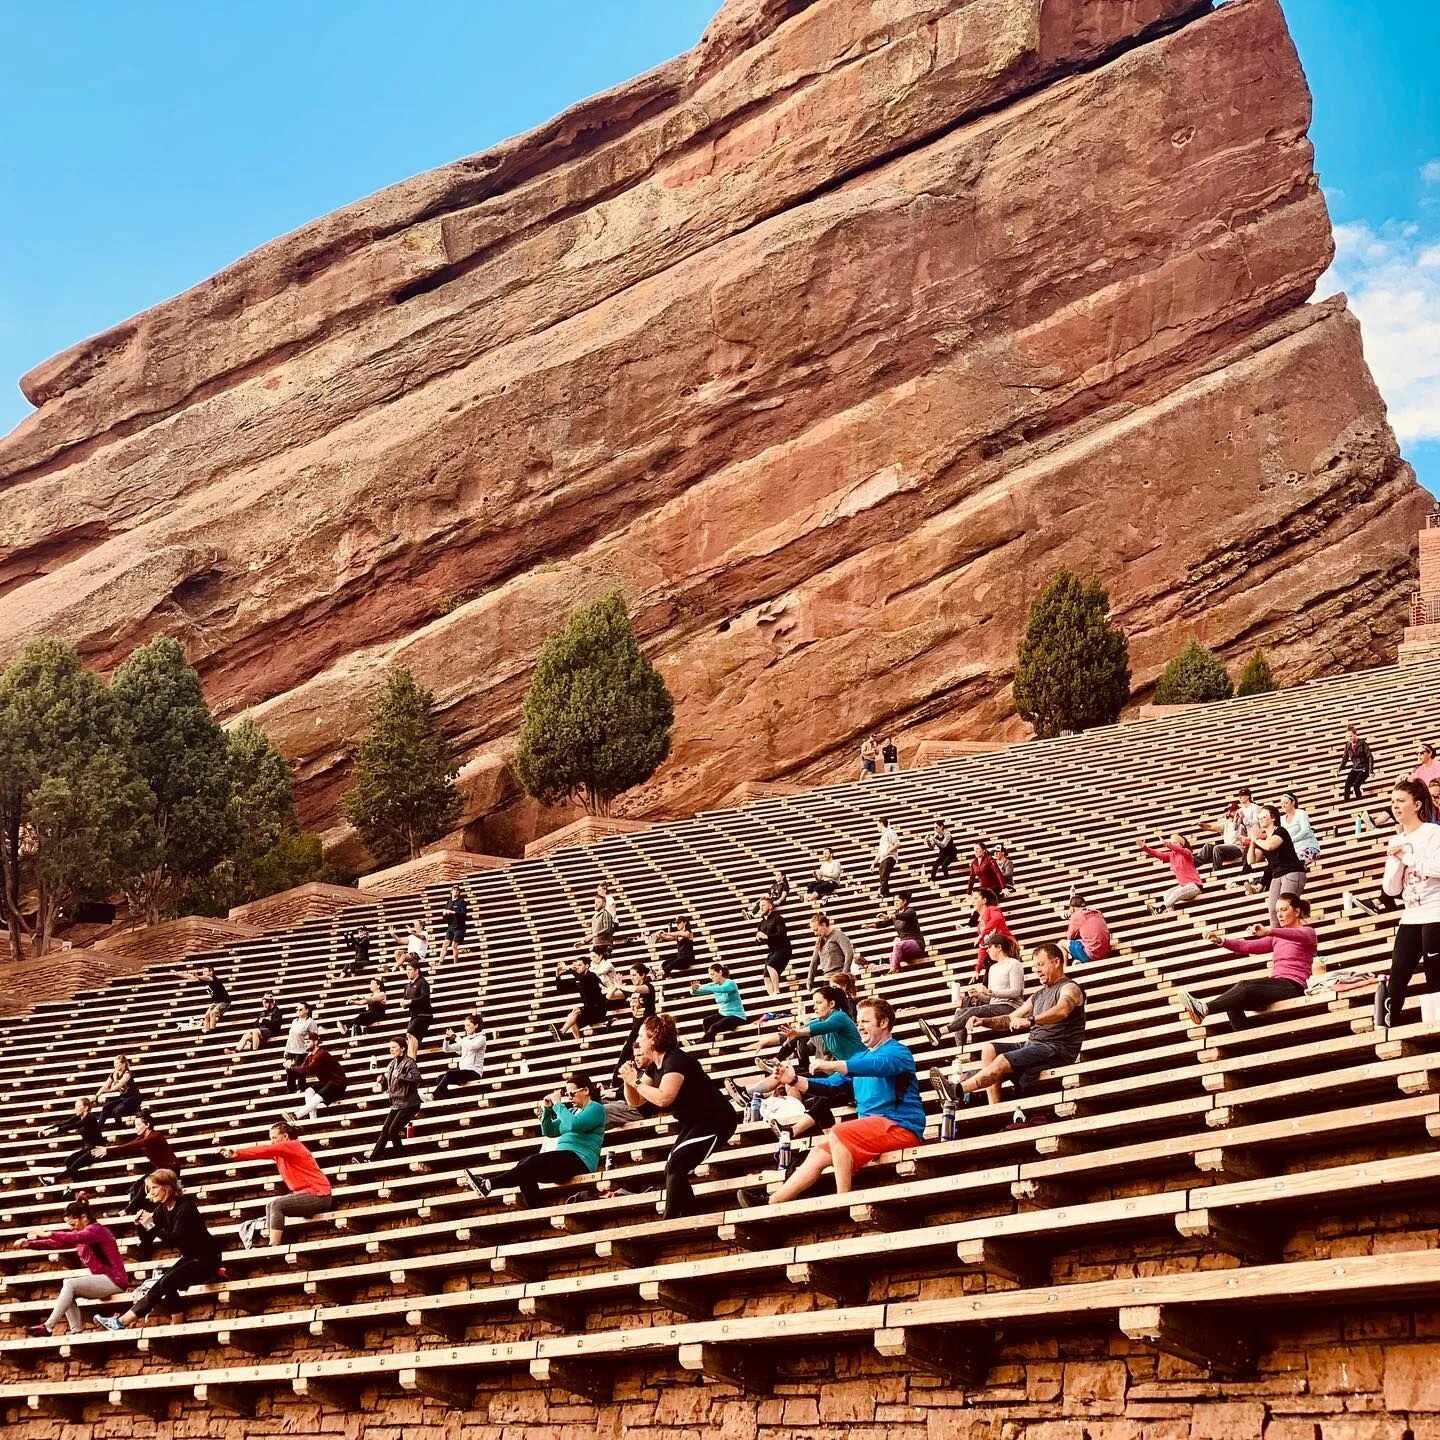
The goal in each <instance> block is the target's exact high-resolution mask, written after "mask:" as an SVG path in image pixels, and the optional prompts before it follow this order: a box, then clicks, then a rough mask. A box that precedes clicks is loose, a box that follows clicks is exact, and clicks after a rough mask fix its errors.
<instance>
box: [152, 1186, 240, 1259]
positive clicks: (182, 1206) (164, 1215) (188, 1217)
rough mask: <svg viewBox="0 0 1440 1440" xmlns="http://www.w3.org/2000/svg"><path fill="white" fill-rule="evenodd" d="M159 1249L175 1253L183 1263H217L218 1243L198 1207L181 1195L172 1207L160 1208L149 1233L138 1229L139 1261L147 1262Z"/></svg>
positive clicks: (186, 1196) (218, 1255) (188, 1197)
mask: <svg viewBox="0 0 1440 1440" xmlns="http://www.w3.org/2000/svg"><path fill="white" fill-rule="evenodd" d="M162 1245H168V1246H169V1247H170V1248H171V1249H172V1250H178V1251H179V1252H180V1254H181V1255H183V1256H184V1257H185V1258H186V1259H187V1260H204V1261H207V1262H209V1263H210V1264H218V1263H219V1261H220V1252H221V1247H220V1242H219V1241H218V1240H217V1239H216V1238H215V1237H214V1236H213V1235H212V1234H211V1233H210V1230H209V1227H208V1226H207V1225H206V1224H205V1217H204V1216H203V1215H201V1213H200V1207H199V1206H198V1205H196V1203H195V1201H194V1200H193V1199H191V1197H190V1196H189V1195H182V1196H180V1198H179V1199H178V1200H176V1202H175V1204H174V1205H173V1206H172V1207H169V1208H167V1207H165V1206H163V1205H162V1206H161V1207H160V1209H158V1210H157V1211H156V1212H155V1223H154V1225H152V1226H151V1227H150V1228H149V1229H146V1227H145V1226H143V1225H142V1226H140V1245H139V1250H140V1258H141V1259H142V1260H148V1259H149V1258H150V1256H151V1255H153V1254H154V1253H155V1251H156V1250H157V1249H158V1248H159V1247H160V1246H162Z"/></svg>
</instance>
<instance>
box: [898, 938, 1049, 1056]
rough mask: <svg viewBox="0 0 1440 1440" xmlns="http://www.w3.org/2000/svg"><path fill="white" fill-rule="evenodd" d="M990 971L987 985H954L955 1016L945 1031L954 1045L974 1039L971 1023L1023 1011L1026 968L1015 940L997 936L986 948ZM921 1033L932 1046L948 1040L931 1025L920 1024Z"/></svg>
mask: <svg viewBox="0 0 1440 1440" xmlns="http://www.w3.org/2000/svg"><path fill="white" fill-rule="evenodd" d="M985 949H986V954H987V957H988V959H989V968H988V969H987V970H986V972H985V980H984V983H983V984H979V985H975V984H965V983H964V982H962V981H958V980H957V981H956V982H955V985H954V1000H955V1006H956V1009H955V1013H954V1015H953V1016H951V1018H950V1023H949V1024H948V1025H946V1027H945V1033H946V1034H947V1035H950V1036H952V1037H953V1041H952V1043H955V1044H960V1045H963V1044H964V1043H965V1041H966V1040H968V1039H969V1038H970V1031H971V1028H972V1026H971V1022H972V1021H976V1020H987V1019H995V1018H996V1017H998V1016H1001V1015H1009V1014H1011V1013H1012V1012H1013V1011H1015V1010H1018V1009H1019V1008H1020V1002H1021V1001H1022V1000H1023V999H1024V998H1025V966H1024V965H1023V964H1022V963H1021V961H1020V946H1019V944H1018V942H1017V941H1016V940H1015V938H1014V936H1011V935H1001V934H998V933H997V934H994V935H991V937H990V943H989V944H988V945H987V946H986V947H985ZM919 1025H920V1030H921V1032H922V1033H923V1034H924V1036H925V1038H926V1040H928V1041H929V1042H930V1044H931V1045H934V1046H937V1047H938V1046H941V1045H943V1044H944V1043H945V1038H944V1036H942V1035H941V1033H940V1032H939V1031H938V1030H937V1029H936V1028H935V1027H934V1026H933V1025H932V1024H931V1023H930V1022H929V1021H928V1020H924V1019H922V1020H920V1021H919Z"/></svg>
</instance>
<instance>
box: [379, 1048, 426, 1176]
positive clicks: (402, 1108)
mask: <svg viewBox="0 0 1440 1440" xmlns="http://www.w3.org/2000/svg"><path fill="white" fill-rule="evenodd" d="M406 1038H407V1039H408V1037H406ZM405 1047H406V1040H405V1039H402V1038H401V1037H400V1036H399V1035H396V1036H394V1037H392V1038H391V1041H390V1063H389V1064H388V1065H387V1066H386V1067H385V1069H384V1070H383V1071H382V1072H381V1074H380V1076H379V1077H378V1078H377V1079H376V1081H375V1088H376V1089H377V1090H384V1091H385V1093H386V1094H387V1095H388V1096H389V1097H390V1112H389V1114H387V1115H386V1116H385V1123H384V1124H383V1125H382V1126H381V1127H380V1133H379V1135H377V1136H376V1137H375V1148H374V1149H373V1150H371V1152H370V1158H371V1159H372V1160H378V1159H379V1158H380V1157H381V1155H383V1154H384V1153H385V1151H386V1150H393V1151H394V1152H395V1153H396V1154H397V1155H398V1154H399V1153H400V1151H401V1150H403V1149H404V1148H405V1147H404V1140H405V1131H406V1129H407V1128H408V1127H409V1125H410V1122H411V1121H412V1120H414V1118H415V1117H416V1116H417V1115H418V1114H419V1113H420V1081H421V1079H422V1076H421V1074H420V1067H419V1066H418V1065H417V1064H416V1063H415V1061H414V1060H413V1059H412V1058H411V1057H410V1056H409V1055H407V1054H406V1053H405Z"/></svg>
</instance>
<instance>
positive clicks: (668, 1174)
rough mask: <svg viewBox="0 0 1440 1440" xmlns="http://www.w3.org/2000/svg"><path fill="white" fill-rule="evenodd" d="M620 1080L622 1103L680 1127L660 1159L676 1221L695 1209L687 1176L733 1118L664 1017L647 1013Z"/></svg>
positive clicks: (668, 1207)
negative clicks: (658, 1113)
mask: <svg viewBox="0 0 1440 1440" xmlns="http://www.w3.org/2000/svg"><path fill="white" fill-rule="evenodd" d="M620 1078H621V1080H622V1081H624V1084H625V1103H626V1104H627V1105H629V1106H631V1107H632V1108H634V1109H636V1110H638V1109H639V1108H640V1107H641V1106H642V1105H650V1106H653V1107H654V1109H656V1110H665V1111H668V1112H669V1113H670V1114H672V1115H673V1116H674V1117H675V1120H676V1122H677V1124H678V1125H679V1127H680V1133H679V1134H678V1135H677V1136H676V1137H675V1143H674V1145H672V1146H671V1147H670V1154H669V1156H668V1157H667V1159H666V1161H665V1219H667V1220H678V1219H681V1218H682V1217H684V1216H686V1215H689V1214H690V1213H691V1212H692V1210H693V1209H694V1206H695V1190H694V1187H693V1186H692V1185H691V1183H690V1177H691V1176H692V1175H693V1174H694V1173H695V1170H696V1168H697V1167H698V1166H700V1165H703V1164H704V1163H705V1161H706V1160H708V1159H709V1158H710V1155H711V1153H712V1152H713V1151H714V1150H716V1149H717V1148H718V1147H719V1146H721V1145H724V1144H726V1142H727V1141H728V1140H729V1139H730V1137H731V1136H732V1135H733V1134H734V1133H735V1127H736V1125H738V1124H739V1120H738V1117H737V1116H736V1114H735V1111H734V1110H733V1109H732V1108H731V1106H730V1102H729V1101H728V1100H726V1098H725V1096H724V1094H723V1093H722V1092H721V1090H720V1087H719V1086H718V1085H716V1083H715V1082H714V1081H713V1080H712V1079H711V1078H710V1077H709V1076H708V1075H707V1074H706V1073H705V1070H704V1067H703V1066H702V1065H701V1064H700V1062H699V1061H698V1060H697V1059H696V1058H695V1056H694V1055H692V1054H691V1053H690V1051H688V1050H685V1049H682V1048H681V1045H680V1037H679V1035H678V1034H677V1033H676V1030H675V1021H674V1020H673V1019H672V1018H671V1017H670V1016H669V1015H652V1016H650V1018H649V1019H648V1020H646V1022H645V1023H644V1024H643V1025H642V1026H641V1027H640V1035H639V1038H638V1039H637V1040H636V1042H635V1059H634V1060H632V1061H631V1062H630V1063H629V1064H628V1065H624V1066H622V1067H621V1069H620Z"/></svg>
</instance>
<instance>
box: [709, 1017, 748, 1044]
mask: <svg viewBox="0 0 1440 1440" xmlns="http://www.w3.org/2000/svg"><path fill="white" fill-rule="evenodd" d="M744 1023H745V1021H744V1020H743V1019H742V1018H741V1017H740V1016H739V1015H712V1016H711V1017H710V1018H709V1019H708V1020H707V1021H706V1022H705V1023H704V1024H703V1025H702V1026H701V1027H700V1033H701V1034H702V1035H703V1036H704V1037H705V1041H706V1043H707V1044H708V1043H709V1042H710V1041H711V1040H714V1039H715V1038H716V1037H717V1036H720V1035H723V1034H724V1033H725V1032H726V1031H727V1030H738V1029H739V1028H740V1027H741V1026H742V1025H743V1024H744Z"/></svg>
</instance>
